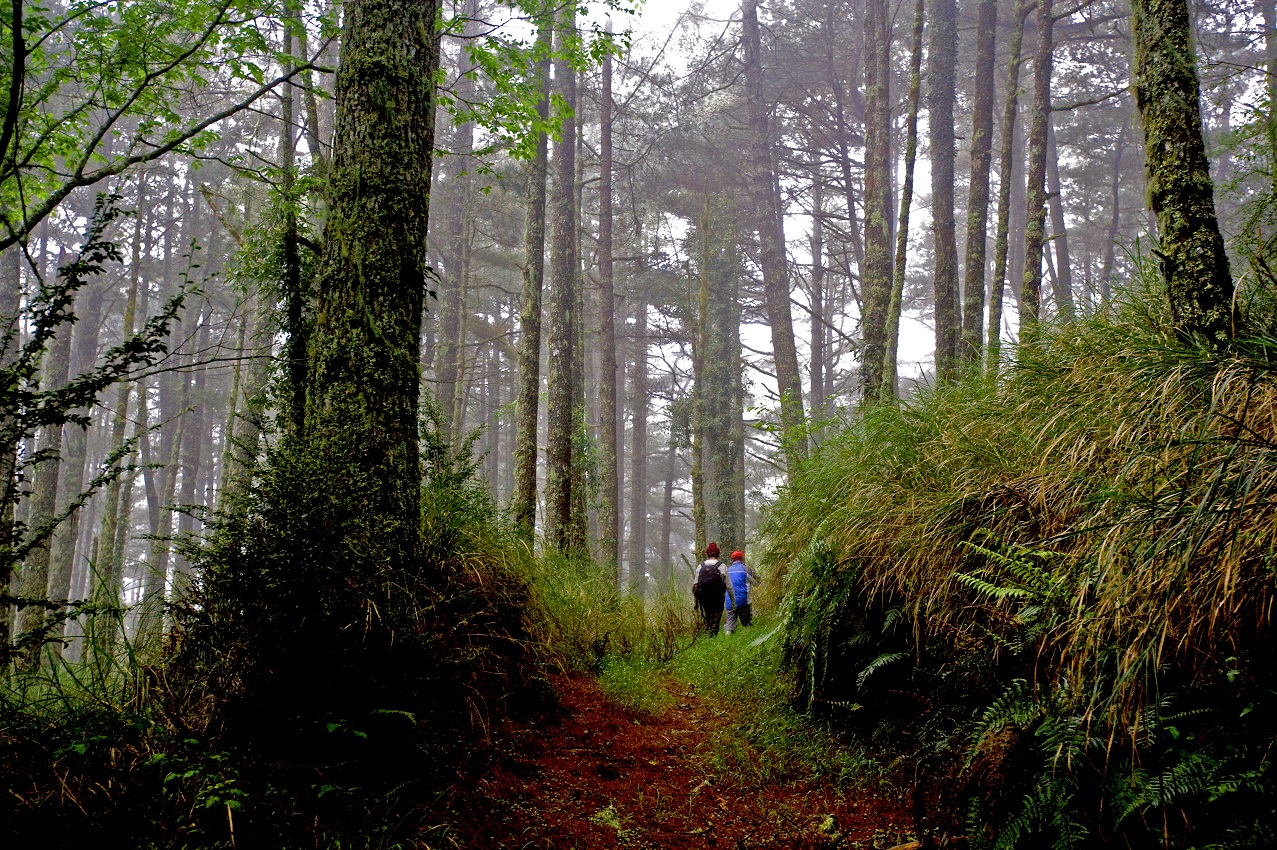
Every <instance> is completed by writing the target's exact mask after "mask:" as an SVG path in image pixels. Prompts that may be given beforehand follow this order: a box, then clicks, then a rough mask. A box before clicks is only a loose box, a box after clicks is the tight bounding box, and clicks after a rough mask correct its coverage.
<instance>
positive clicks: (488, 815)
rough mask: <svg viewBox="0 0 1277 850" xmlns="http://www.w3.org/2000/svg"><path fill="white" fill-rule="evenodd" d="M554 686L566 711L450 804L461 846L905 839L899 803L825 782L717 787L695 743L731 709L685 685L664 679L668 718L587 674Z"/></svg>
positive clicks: (834, 844)
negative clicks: (643, 710)
mask: <svg viewBox="0 0 1277 850" xmlns="http://www.w3.org/2000/svg"><path fill="white" fill-rule="evenodd" d="M555 687H556V689H557V690H558V692H559V695H560V699H561V701H562V705H563V713H562V715H561V716H560V717H558V718H557V719H547V720H542V721H539V722H538V723H537V724H535V725H530V726H526V727H520V728H516V729H514V730H511V731H510V733H509V736H510V741H511V745H510V746H509V747H508V749H507V750H506V752H505V753H504V754H503V756H502V757H501V758H500V759H499V760H498V761H497V763H495V764H494V765H493V766H492V767H491V768H490V769H489V770H488V771H487V772H485V773H484V774H483V775H482V776H480V777H479V778H478V780H477V782H476V784H474V785H472V786H471V787H470V788H468V789H466V791H465V792H464V793H463V794H462V795H461V796H460V797H458V798H456V799H454V800H452V801H451V805H450V808H451V809H452V811H453V817H454V818H457V819H456V820H454V822H453V823H454V826H453V831H452V833H451V835H450V837H449V839H448V840H450V841H451V843H452V844H454V845H455V846H457V847H465V848H550V847H552V848H556V850H565V849H566V848H594V847H660V848H666V847H669V848H684V847H686V848H716V850H717V848H739V850H747V848H761V847H785V848H887V847H892V846H894V845H896V844H898V843H899V842H901V841H903V840H904V839H903V837H902V834H903V832H904V831H905V828H904V825H905V824H907V822H908V821H907V817H906V815H905V813H904V811H903V809H902V808H901V806H900V805H899V804H898V803H897V802H896V801H894V800H885V799H882V798H880V797H874V796H872V795H868V794H861V793H850V794H842V795H839V794H838V793H836V792H835V791H834V789H833V788H832V787H830V786H829V785H828V784H826V783H818V784H817V783H789V784H784V785H771V786H768V787H765V788H749V789H742V788H739V787H733V786H731V785H719V784H715V783H712V782H711V781H710V780H709V778H707V776H706V774H705V770H706V769H705V768H704V767H703V766H702V764H701V762H702V761H703V760H702V759H700V758H698V756H697V749H698V747H700V746H704V744H703V742H704V741H705V740H706V739H707V738H708V735H706V734H705V731H706V728H707V727H709V726H712V724H713V723H720V722H723V720H722V719H721V718H722V716H725V713H724V712H721V710H720V711H717V712H716V710H715V707H714V706H712V705H710V704H707V703H706V701H704V700H702V699H700V698H698V697H696V696H694V695H693V694H690V693H688V692H687V689H686V688H685V687H684V686H683V685H682V684H681V683H678V682H673V683H669V684H668V685H667V688H668V689H669V690H670V693H671V695H672V696H673V697H674V699H675V706H674V707H673V708H671V709H669V710H668V711H666V712H665V713H664V714H663V715H661V716H660V717H651V716H639V715H635V714H632V713H630V712H627V711H625V710H624V709H621V708H618V707H617V706H616V705H615V704H614V703H612V702H610V701H609V700H608V699H607V697H606V696H604V694H603V693H602V692H601V691H600V689H599V686H598V683H597V682H596V681H595V680H593V679H591V678H585V677H579V678H563V679H558V680H556V682H555ZM716 715H718V716H716ZM432 846H434V845H433V844H432Z"/></svg>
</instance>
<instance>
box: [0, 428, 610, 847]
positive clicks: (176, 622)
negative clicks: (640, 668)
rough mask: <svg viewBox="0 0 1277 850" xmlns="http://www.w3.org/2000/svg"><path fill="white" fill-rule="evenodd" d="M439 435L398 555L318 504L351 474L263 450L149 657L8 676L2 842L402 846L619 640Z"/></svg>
mask: <svg viewBox="0 0 1277 850" xmlns="http://www.w3.org/2000/svg"><path fill="white" fill-rule="evenodd" d="M428 413H429V411H428ZM439 433H440V431H439V429H438V428H437V427H435V423H433V422H432V420H431V417H430V416H429V415H428V416H427V418H426V421H425V422H424V426H423V435H424V439H423V446H422V448H423V460H424V465H425V467H426V469H425V472H426V475H425V479H424V483H423V494H422V525H421V530H420V547H419V553H418V557H416V558H415V559H414V560H413V562H412V563H411V564H409V565H406V566H404V565H400V566H399V567H398V568H396V569H393V570H392V569H390V568H389V567H388V566H386V565H379V564H370V563H362V562H360V560H359V558H358V557H357V556H355V555H353V554H352V553H351V552H350V551H349V550H347V549H344V548H343V546H342V545H340V542H341V541H344V540H349V539H351V536H352V534H353V533H354V532H357V529H358V527H359V526H358V524H359V522H360V518H359V517H353V516H345V515H343V514H342V505H343V504H345V503H348V502H343V500H341V499H338V498H334V494H335V493H336V492H338V490H339V489H340V488H350V487H359V486H363V482H360V481H359V480H358V479H357V478H356V477H354V476H355V474H356V473H355V471H354V470H344V471H343V470H341V469H334V468H332V467H331V466H328V467H324V466H320V465H318V462H317V461H314V460H308V459H306V458H305V457H304V456H299V455H298V453H296V452H292V453H290V452H289V451H287V449H283V450H277V451H275V452H274V453H273V454H272V457H271V459H270V462H269V465H268V466H267V468H266V469H265V470H264V471H263V473H262V474H261V475H259V476H258V478H257V484H256V485H255V487H254V488H253V490H252V492H251V493H250V494H249V495H248V496H247V497H246V498H245V499H244V500H243V501H242V502H241V503H239V504H237V505H236V506H235V508H234V509H233V510H230V511H227V512H225V513H224V514H223V515H222V516H221V517H220V518H218V520H217V523H218V526H217V528H216V530H215V533H214V534H213V535H212V538H211V544H210V545H208V546H206V547H205V548H203V549H201V550H198V551H192V552H191V553H190V554H191V556H192V557H193V558H198V561H197V563H199V564H200V580H199V581H198V582H197V584H196V585H195V587H194V588H193V589H192V591H191V593H190V594H189V595H187V596H186V597H184V598H183V599H181V600H179V601H178V602H177V603H176V604H174V605H173V606H172V607H171V609H170V610H169V611H168V615H167V616H168V618H169V620H170V622H171V623H172V625H173V628H172V632H171V637H170V639H169V640H168V642H167V644H166V646H165V647H164V648H163V649H162V650H152V651H150V652H142V651H141V650H139V651H138V652H137V653H134V652H133V648H132V647H130V646H128V645H127V644H125V645H124V646H122V647H121V648H120V651H119V652H118V653H116V654H115V655H112V656H108V658H109V660H108V661H107V662H106V663H105V664H103V663H102V658H103V653H97V654H96V655H90V656H89V657H92V658H96V660H97V663H96V664H93V663H89V662H84V663H59V664H56V665H48V664H46V665H44V666H43V667H42V668H41V669H39V670H37V671H33V672H30V673H28V674H25V675H21V676H18V675H15V676H13V677H11V678H9V679H8V680H6V681H5V683H4V689H3V692H2V693H0V787H4V788H6V789H8V791H7V793H6V794H4V795H3V796H2V797H0V846H6V847H8V846H14V847H19V846H37V844H38V845H39V846H63V845H68V846H69V845H70V844H71V843H72V842H73V841H74V842H76V843H79V842H82V841H86V840H88V841H97V842H99V843H102V844H104V846H131V847H138V848H147V847H166V848H167V847H172V848H182V847H190V848H213V847H218V848H221V847H233V846H239V847H245V846H257V847H289V848H301V847H317V848H319V847H323V848H337V847H342V848H346V847H366V848H389V847H396V846H419V841H420V836H421V835H422V834H425V833H426V832H428V830H429V829H430V828H431V827H432V826H434V825H435V823H434V820H433V819H434V818H435V817H436V813H434V812H433V811H432V809H431V806H430V803H431V801H432V800H433V799H434V798H435V795H437V794H438V793H439V792H440V790H441V789H443V788H445V787H447V786H448V785H449V784H451V783H455V782H457V781H458V779H459V776H460V775H461V774H459V773H458V771H459V770H462V771H464V769H465V768H466V766H467V765H475V766H480V765H481V764H482V763H483V760H484V759H485V758H486V757H487V753H488V752H489V751H490V748H491V746H492V745H493V743H492V742H493V738H492V731H493V729H494V726H495V725H496V724H498V723H499V722H500V721H501V720H503V719H504V718H506V717H511V716H519V715H526V714H527V713H529V712H533V711H538V710H540V709H542V708H544V707H545V706H547V705H548V704H549V702H550V701H551V699H552V692H551V689H550V686H549V680H548V675H549V674H550V673H551V672H553V671H554V670H556V669H564V668H566V667H568V666H571V665H572V664H576V663H578V662H576V661H575V660H570V659H573V656H574V654H575V653H576V652H578V651H579V650H580V647H581V646H586V647H594V646H597V647H598V649H599V651H602V650H603V649H604V648H606V647H607V646H609V645H611V642H612V641H614V640H615V638H614V637H613V635H614V633H615V630H609V629H604V628H602V627H601V626H599V625H598V624H601V623H606V622H608V618H609V614H610V613H611V612H609V611H608V610H606V606H594V607H591V606H590V605H587V604H583V603H578V604H576V605H571V604H569V603H568V601H565V600H564V599H558V598H556V594H566V595H567V596H566V598H567V599H568V600H570V599H572V598H575V597H571V596H570V594H569V593H568V590H567V588H568V587H569V585H565V584H557V585H556V584H551V583H547V582H544V581H543V579H544V577H545V576H546V575H549V574H550V570H551V567H552V565H551V566H547V565H546V564H544V563H542V562H541V561H540V560H539V559H537V558H536V557H535V556H534V555H533V553H532V551H531V549H530V547H529V546H528V545H527V544H526V543H524V542H523V541H521V540H519V539H518V538H517V537H516V536H515V535H514V533H513V531H512V530H511V528H510V526H509V525H508V524H507V523H505V522H504V520H503V519H502V518H501V516H500V515H499V512H498V510H497V508H496V505H495V504H494V503H493V502H492V500H491V499H490V497H489V496H488V495H487V494H486V493H485V492H484V490H483V489H482V487H481V486H480V485H479V484H478V483H477V482H476V480H475V477H474V466H473V462H472V461H471V458H470V452H469V446H468V445H465V446H460V447H452V446H449V445H447V443H446V442H445V441H443V440H442V439H441V438H440V437H439V436H438V435H439ZM343 472H344V473H348V474H345V476H344V477H343ZM325 476H327V480H329V481H330V482H331V485H330V486H325V487H317V486H315V482H316V481H323V480H325ZM578 569H583V568H578ZM561 579H562V580H567V579H568V576H566V575H564V576H561ZM543 586H544V588H545V589H544V591H542V590H541V588H542V587H543ZM598 596H599V594H588V593H586V594H584V595H582V596H581V597H580V598H581V599H593V598H595V597H598ZM602 598H606V597H602ZM615 603H616V600H615V594H613V595H612V602H611V603H609V604H615ZM547 605H552V606H553V607H554V609H555V612H557V613H555V614H553V615H552V614H551V612H550V609H549V607H547ZM556 616H557V617H560V618H561V619H555V617H556ZM591 623H595V626H591ZM592 628H593V629H594V631H592ZM596 632H597V633H596ZM569 636H572V637H569Z"/></svg>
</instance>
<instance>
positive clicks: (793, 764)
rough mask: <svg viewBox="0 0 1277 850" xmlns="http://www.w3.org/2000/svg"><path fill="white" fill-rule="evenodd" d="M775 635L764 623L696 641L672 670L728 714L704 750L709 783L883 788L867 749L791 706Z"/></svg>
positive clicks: (760, 620)
mask: <svg viewBox="0 0 1277 850" xmlns="http://www.w3.org/2000/svg"><path fill="white" fill-rule="evenodd" d="M777 631H778V630H777V627H776V624H775V623H774V622H773V621H771V620H770V618H768V617H766V616H764V617H761V618H758V619H756V620H755V624H754V626H752V627H751V628H749V629H742V630H740V631H738V632H736V633H735V634H733V635H731V636H727V635H722V636H720V637H717V638H710V639H704V638H700V639H698V640H696V642H695V643H693V644H692V645H691V646H690V647H689V648H688V649H687V651H686V652H683V653H681V654H679V655H678V656H676V657H675V658H674V659H673V661H672V662H671V664H670V671H671V672H672V673H673V674H674V675H675V677H676V678H677V680H678V681H679V682H682V683H686V684H687V685H690V686H692V687H693V688H694V689H695V691H696V692H697V693H698V694H700V695H703V696H706V697H708V698H709V699H710V700H711V701H712V702H713V703H714V704H716V705H721V706H723V707H724V708H723V711H724V714H723V715H722V716H720V717H717V718H716V721H715V723H716V727H717V731H716V732H715V735H714V738H713V740H712V741H711V742H710V743H709V745H708V746H707V747H706V748H705V750H704V757H705V758H706V760H707V768H708V769H709V771H710V772H711V775H712V776H714V777H715V778H716V780H718V781H723V782H734V783H739V784H742V785H744V786H746V787H762V786H764V785H768V784H771V783H776V782H790V781H794V780H805V781H811V780H821V779H827V780H829V781H832V782H833V783H834V784H835V785H836V786H838V787H840V788H844V789H847V788H856V787H864V786H865V785H867V784H873V783H876V782H879V781H882V780H883V779H884V778H885V770H884V767H883V766H882V765H881V764H880V763H879V762H878V761H877V760H875V759H873V758H872V757H871V756H870V754H868V753H867V752H866V751H865V749H864V748H863V747H861V746H859V745H855V744H852V745H849V744H847V743H846V742H845V741H843V740H840V738H839V736H838V735H837V734H836V733H835V732H834V731H833V730H832V729H830V728H829V727H828V726H827V725H826V724H825V723H824V722H822V721H820V720H818V719H817V718H815V717H813V716H812V715H810V714H807V713H804V712H801V711H799V710H798V709H797V708H796V707H795V706H794V704H793V693H794V689H793V682H792V680H791V679H790V677H788V676H787V675H785V673H784V672H783V670H782V667H781V660H782V658H781V648H780V643H781V640H780V637H779V636H778V634H777ZM838 710H839V711H841V712H842V713H844V714H845V713H846V712H852V711H855V710H856V707H854V706H841V707H839V709H838Z"/></svg>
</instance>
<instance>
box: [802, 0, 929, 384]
mask: <svg viewBox="0 0 1277 850" xmlns="http://www.w3.org/2000/svg"><path fill="white" fill-rule="evenodd" d="M942 2H943V0H942ZM894 168H895V162H894V161H893V159H892V156H891V21H890V9H889V4H888V3H887V0H866V2H865V264H864V269H863V270H862V273H861V281H860V293H861V306H862V310H861V322H860V325H861V334H862V339H863V344H864V347H863V349H862V351H861V367H860V378H861V392H862V394H863V396H864V399H865V401H867V402H875V401H877V400H878V398H879V396H880V394H881V392H882V369H883V361H884V359H885V357H886V350H887V313H888V310H889V308H890V304H891V272H892V266H891V259H892V257H891V172H892V171H893V170H894ZM812 404H813V405H814V404H815V399H813V400H812Z"/></svg>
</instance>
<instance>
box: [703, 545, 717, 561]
mask: <svg viewBox="0 0 1277 850" xmlns="http://www.w3.org/2000/svg"><path fill="white" fill-rule="evenodd" d="M705 557H706V558H717V557H718V544H717V543H711V544H709V545H708V546H706V547H705Z"/></svg>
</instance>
